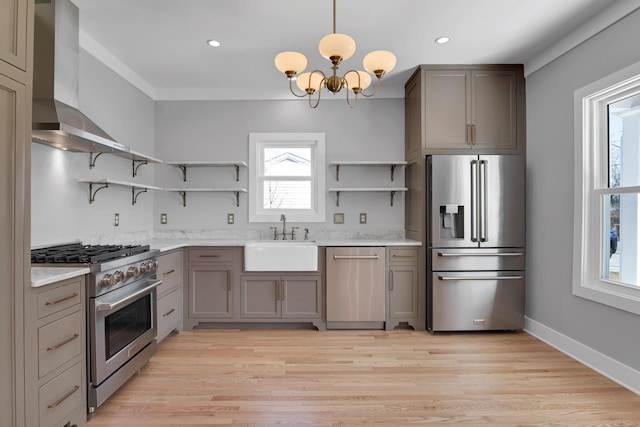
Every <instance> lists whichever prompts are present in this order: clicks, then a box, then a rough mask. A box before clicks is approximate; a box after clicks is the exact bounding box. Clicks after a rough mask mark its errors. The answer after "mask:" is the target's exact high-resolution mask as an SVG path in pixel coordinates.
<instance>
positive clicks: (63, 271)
mask: <svg viewBox="0 0 640 427" xmlns="http://www.w3.org/2000/svg"><path fill="white" fill-rule="evenodd" d="M88 273H89V268H88V267H31V287H32V288H38V287H40V286H45V285H50V284H51V283H55V282H59V281H61V280H65V279H72V278H74V277H78V276H83V275H85V274H88Z"/></svg>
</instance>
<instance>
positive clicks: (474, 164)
mask: <svg viewBox="0 0 640 427" xmlns="http://www.w3.org/2000/svg"><path fill="white" fill-rule="evenodd" d="M477 209H478V161H477V160H471V241H472V242H477V241H478V228H477V225H478V215H477V214H478V213H477Z"/></svg>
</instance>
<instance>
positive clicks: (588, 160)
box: [573, 63, 640, 314]
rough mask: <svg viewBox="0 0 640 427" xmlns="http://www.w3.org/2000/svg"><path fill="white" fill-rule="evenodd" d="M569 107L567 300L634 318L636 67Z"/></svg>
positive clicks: (639, 96)
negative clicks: (570, 262) (572, 136)
mask: <svg viewBox="0 0 640 427" xmlns="http://www.w3.org/2000/svg"><path fill="white" fill-rule="evenodd" d="M574 101H575V111H576V122H575V125H576V141H575V154H576V155H575V205H574V206H575V216H576V226H575V229H574V278H573V293H574V294H575V295H578V296H581V297H584V298H588V299H591V300H593V301H597V302H600V303H603V304H607V305H610V306H613V307H617V308H620V309H623V310H627V311H630V312H633V313H636V314H640V270H638V264H640V258H639V254H640V252H639V251H638V249H639V245H640V230H639V229H638V225H639V224H640V209H639V206H638V202H639V201H640V176H639V173H640V63H638V64H634V65H632V66H630V67H628V68H625V69H624V70H621V71H619V72H617V73H614V74H612V75H610V76H607V77H605V78H603V79H601V80H599V81H597V82H595V83H592V84H590V85H588V86H585V87H584V88H582V89H579V90H577V91H576V92H575V96H574Z"/></svg>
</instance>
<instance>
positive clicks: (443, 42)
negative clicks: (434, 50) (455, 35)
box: [435, 36, 449, 44]
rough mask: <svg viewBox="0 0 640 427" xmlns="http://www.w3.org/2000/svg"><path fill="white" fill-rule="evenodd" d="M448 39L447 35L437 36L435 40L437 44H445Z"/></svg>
mask: <svg viewBox="0 0 640 427" xmlns="http://www.w3.org/2000/svg"><path fill="white" fill-rule="evenodd" d="M448 41H449V37H447V36H442V37H438V38H437V39H436V40H435V42H436V43H438V44H445V43H447V42H448Z"/></svg>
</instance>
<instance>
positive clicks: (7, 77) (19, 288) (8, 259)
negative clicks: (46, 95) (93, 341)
mask: <svg viewBox="0 0 640 427" xmlns="http://www.w3.org/2000/svg"><path fill="white" fill-rule="evenodd" d="M32 56H33V0H0V198H1V199H2V200H1V202H0V271H1V272H2V280H1V281H0V372H3V373H4V375H3V380H2V381H0V414H2V416H1V417H2V425H7V426H24V424H25V414H24V389H25V384H24V383H25V380H24V338H23V337H24V308H23V299H24V291H25V287H26V286H29V284H30V278H31V275H30V261H29V246H30V243H29V242H30V238H29V228H30V223H29V218H30V214H29V194H30V192H29V176H30V172H29V171H30V168H29V159H30V145H31V96H32V75H33V61H32Z"/></svg>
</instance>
